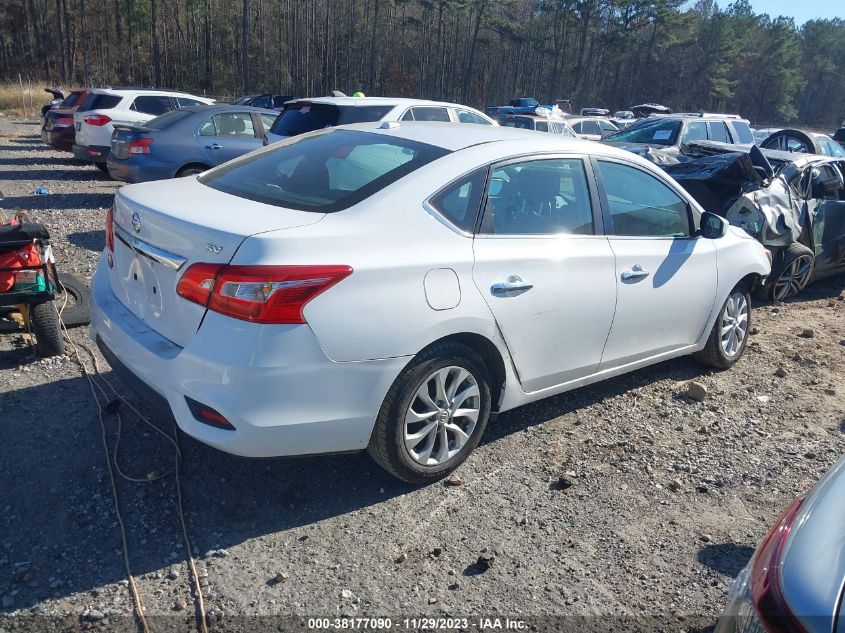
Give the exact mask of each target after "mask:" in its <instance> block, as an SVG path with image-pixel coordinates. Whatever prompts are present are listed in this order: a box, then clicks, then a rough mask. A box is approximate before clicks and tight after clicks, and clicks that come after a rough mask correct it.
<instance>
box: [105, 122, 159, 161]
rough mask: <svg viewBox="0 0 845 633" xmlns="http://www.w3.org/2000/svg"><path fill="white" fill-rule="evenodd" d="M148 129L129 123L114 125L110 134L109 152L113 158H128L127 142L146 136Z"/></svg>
mask: <svg viewBox="0 0 845 633" xmlns="http://www.w3.org/2000/svg"><path fill="white" fill-rule="evenodd" d="M149 131H150V130H146V129H144V128H141V127H137V126H131V125H115V126H114V131H113V132H112V135H111V153H112V156H114V157H115V158H129V144H130V143H131V142H132V141H134V140H135V139H137V138H140V137H142V136H147V135H148V134H147V133H148V132H149Z"/></svg>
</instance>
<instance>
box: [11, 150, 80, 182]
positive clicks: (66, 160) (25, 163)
mask: <svg viewBox="0 0 845 633" xmlns="http://www.w3.org/2000/svg"><path fill="white" fill-rule="evenodd" d="M0 165H4V166H9V167H29V166H30V165H61V166H64V167H70V166H77V167H81V166H84V165H85V163H83V162H82V161H78V160H76V159H75V158H74V157H73V156H72V155H71V154H68V155H67V156H63V157H61V158H57V157H55V156H43V157H40V156H36V157H32V156H27V157H21V158H0ZM7 173H8V172H7ZM74 173H75V172H74ZM4 178H5V177H4Z"/></svg>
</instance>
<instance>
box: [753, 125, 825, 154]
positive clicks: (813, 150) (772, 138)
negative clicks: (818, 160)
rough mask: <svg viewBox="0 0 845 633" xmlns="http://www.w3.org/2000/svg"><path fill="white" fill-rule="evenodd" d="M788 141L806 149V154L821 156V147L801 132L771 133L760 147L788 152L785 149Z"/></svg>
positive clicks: (784, 131) (789, 130) (783, 131)
mask: <svg viewBox="0 0 845 633" xmlns="http://www.w3.org/2000/svg"><path fill="white" fill-rule="evenodd" d="M788 140H793V141H797V142H799V143H801V144H802V145H803V146H804V147H805V148H806V150H807V151H806V153H807V154H821V153H822V152H821V146H820V145H819V144H818V143H817V142H816V139H814V138H813V137H812V136H810V135H809V134H807V133H806V132H802V131H801V130H792V129H786V130H778V131H777V132H773V133H772V134H769V136H767V137H766V139H765V140H764V141H763V142H762V143H760V147H761V148H763V149H777V150H782V151H789V150H788V149H787V148H786V142H787V141H788Z"/></svg>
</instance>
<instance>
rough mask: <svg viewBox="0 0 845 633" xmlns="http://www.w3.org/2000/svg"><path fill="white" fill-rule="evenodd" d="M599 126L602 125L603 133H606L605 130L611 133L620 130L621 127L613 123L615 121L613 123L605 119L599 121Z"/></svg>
mask: <svg viewBox="0 0 845 633" xmlns="http://www.w3.org/2000/svg"><path fill="white" fill-rule="evenodd" d="M599 126H600V127H601V131H602V134H604V133H605V132H608V133H610V132H616V131H618V130H619V128H618V127H616V126H615V125H613V123H611V122H610V121H605V120H603V119H602V120H601V121H599Z"/></svg>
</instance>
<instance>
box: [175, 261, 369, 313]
mask: <svg viewBox="0 0 845 633" xmlns="http://www.w3.org/2000/svg"><path fill="white" fill-rule="evenodd" d="M351 274H352V269H351V268H350V267H349V266H227V265H225V264H194V265H192V266H191V267H190V268H188V270H186V271H185V274H183V275H182V278H181V279H180V280H179V284H178V285H177V286H176V292H177V293H178V294H179V295H180V296H181V297H184V298H185V299H187V300H188V301H193V302H194V303H198V304H200V305H203V306H206V307H208V309H209V310H213V311H214V312H219V313H220V314H225V315H227V316H231V317H234V318H236V319H243V320H244V321H253V322H255V323H305V317H304V316H303V314H302V310H303V309H304V308H305V304H306V303H308V302H309V301H311V299H313V298H314V297H316V296H317V295H319V294H320V293H322V292H325V291H326V290H328V289H329V288H331V287H332V286H334V285H335V284H336V283H338V282H340V281H341V280H343V279H345V278H346V277H348V276H349V275H351Z"/></svg>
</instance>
